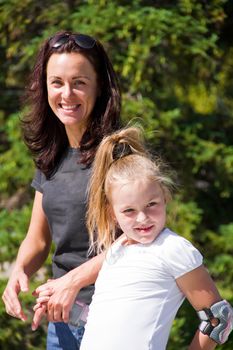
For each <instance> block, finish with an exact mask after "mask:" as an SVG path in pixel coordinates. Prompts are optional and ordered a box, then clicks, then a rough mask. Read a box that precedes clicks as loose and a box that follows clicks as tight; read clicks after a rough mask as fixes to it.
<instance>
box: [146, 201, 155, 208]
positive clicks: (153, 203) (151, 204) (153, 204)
mask: <svg viewBox="0 0 233 350" xmlns="http://www.w3.org/2000/svg"><path fill="white" fill-rule="evenodd" d="M156 204H157V202H150V203H149V204H147V207H149V208H150V207H154V206H155V205H156Z"/></svg>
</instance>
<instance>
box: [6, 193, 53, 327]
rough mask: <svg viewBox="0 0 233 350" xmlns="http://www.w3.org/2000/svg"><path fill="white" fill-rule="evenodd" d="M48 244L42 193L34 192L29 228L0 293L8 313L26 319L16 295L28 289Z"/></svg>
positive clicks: (48, 233)
mask: <svg viewBox="0 0 233 350" xmlns="http://www.w3.org/2000/svg"><path fill="white" fill-rule="evenodd" d="M50 246H51V235H50V231H49V227H48V223H47V219H46V217H45V214H44V211H43V208H42V194H41V193H40V192H36V194H35V199H34V204H33V209H32V216H31V221H30V225H29V229H28V232H27V235H26V237H25V239H24V240H23V242H22V243H21V246H20V248H19V251H18V255H17V259H16V263H15V266H14V268H13V271H12V273H11V276H10V278H9V281H8V283H7V286H6V288H5V290H4V292H3V295H2V299H3V301H4V303H5V308H6V312H7V313H8V314H9V315H11V316H14V317H17V318H19V319H21V320H23V321H25V320H26V319H27V317H26V315H25V313H24V312H23V310H22V306H21V303H20V301H19V298H18V295H19V293H20V292H27V291H28V290H29V278H30V277H31V276H32V274H33V273H34V272H36V271H37V270H38V269H39V268H40V267H41V265H42V264H43V262H44V261H45V259H46V258H47V256H48V253H49V250H50Z"/></svg>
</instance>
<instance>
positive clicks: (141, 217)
mask: <svg viewBox="0 0 233 350" xmlns="http://www.w3.org/2000/svg"><path fill="white" fill-rule="evenodd" d="M145 220H146V214H145V213H144V212H143V211H140V212H139V213H138V215H137V222H140V223H141V222H144V221H145Z"/></svg>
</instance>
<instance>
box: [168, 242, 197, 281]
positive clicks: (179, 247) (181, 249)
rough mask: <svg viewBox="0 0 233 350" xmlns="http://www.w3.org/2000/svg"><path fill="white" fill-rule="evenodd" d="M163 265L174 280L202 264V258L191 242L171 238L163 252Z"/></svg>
mask: <svg viewBox="0 0 233 350" xmlns="http://www.w3.org/2000/svg"><path fill="white" fill-rule="evenodd" d="M163 258H164V263H165V266H166V268H167V269H168V273H169V274H171V275H172V276H173V277H174V278H175V279H177V278H178V277H181V276H182V275H184V274H185V273H187V272H190V271H192V270H194V269H196V268H197V267H199V266H201V265H202V263H203V256H202V255H201V253H200V252H199V250H198V249H196V248H195V247H194V246H193V245H192V243H191V242H189V241H188V240H187V239H185V238H183V237H181V236H178V235H177V236H174V237H171V239H170V240H169V244H168V245H166V249H165V250H164V257H163Z"/></svg>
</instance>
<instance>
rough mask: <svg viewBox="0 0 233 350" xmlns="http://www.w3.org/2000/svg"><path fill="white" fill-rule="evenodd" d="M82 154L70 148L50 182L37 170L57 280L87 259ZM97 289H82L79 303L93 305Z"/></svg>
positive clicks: (85, 180) (86, 175)
mask: <svg viewBox="0 0 233 350" xmlns="http://www.w3.org/2000/svg"><path fill="white" fill-rule="evenodd" d="M79 158H80V151H79V150H77V149H73V148H68V149H67V151H66V152H65V153H64V156H63V157H62V159H61V161H60V164H59V166H58V168H57V170H56V172H55V173H54V174H53V175H52V177H51V178H50V179H46V177H45V175H44V174H43V173H42V172H41V171H39V170H37V171H36V174H35V177H34V179H33V181H32V187H34V188H35V189H36V190H37V191H39V192H41V193H43V201H42V205H43V209H44V212H45V214H46V216H47V219H48V223H49V227H50V231H51V235H52V239H53V241H54V243H55V252H54V255H53V263H52V268H53V277H54V278H58V277H61V276H62V275H64V274H65V273H66V272H68V271H70V270H72V269H73V268H75V267H77V266H79V265H81V264H82V263H84V262H85V261H86V260H87V250H88V247H89V239H88V232H87V228H86V225H85V215H86V204H87V203H86V202H87V184H88V180H89V176H90V168H87V167H86V166H85V165H83V164H80V163H79ZM93 291H94V286H93V285H92V286H89V287H87V288H83V289H82V290H81V291H80V293H79V296H78V298H79V300H81V301H83V302H85V303H88V304H89V303H90V301H91V297H92V294H93Z"/></svg>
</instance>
